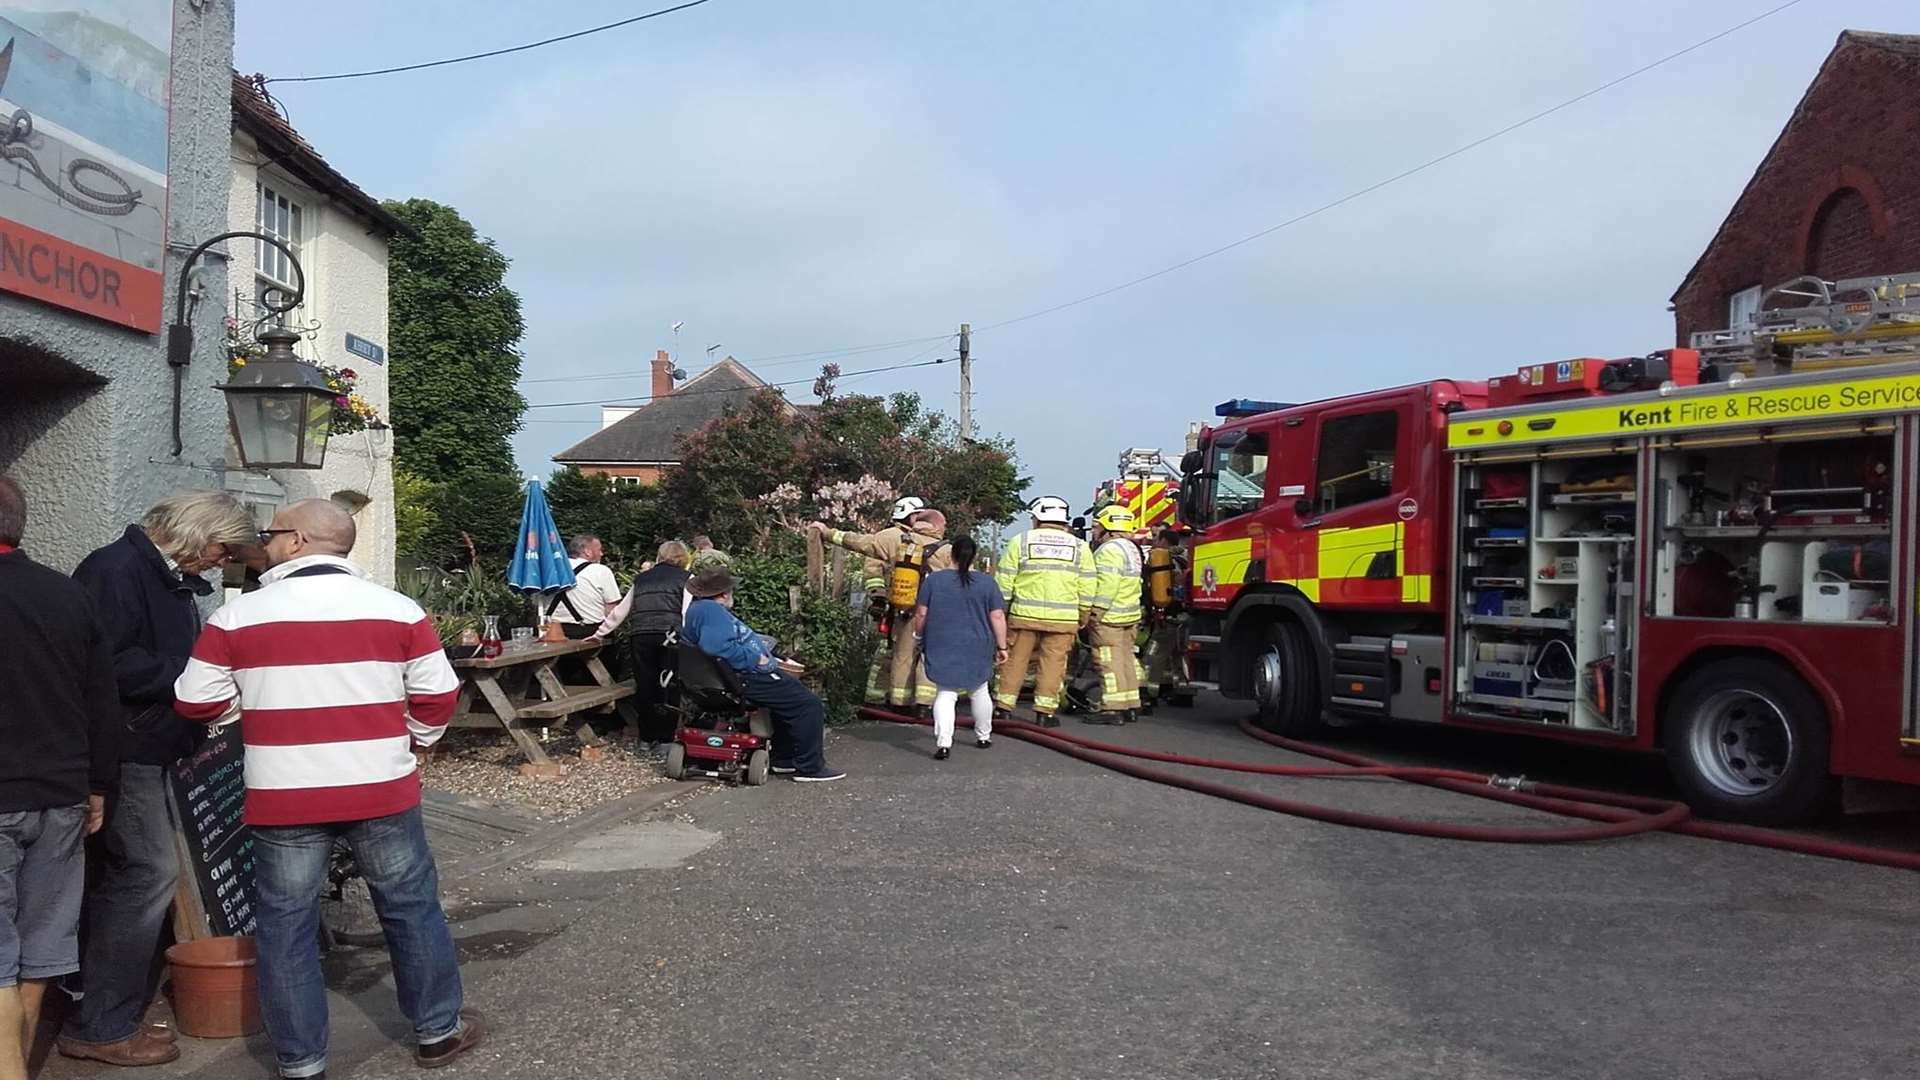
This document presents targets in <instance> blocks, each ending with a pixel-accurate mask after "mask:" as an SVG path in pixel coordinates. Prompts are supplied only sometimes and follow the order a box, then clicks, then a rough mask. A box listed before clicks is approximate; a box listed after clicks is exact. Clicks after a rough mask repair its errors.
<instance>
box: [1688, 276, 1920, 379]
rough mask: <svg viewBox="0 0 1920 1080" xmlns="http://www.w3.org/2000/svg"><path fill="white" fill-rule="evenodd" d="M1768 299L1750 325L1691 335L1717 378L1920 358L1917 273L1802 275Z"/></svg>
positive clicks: (1771, 292)
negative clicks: (1839, 276) (1834, 278)
mask: <svg viewBox="0 0 1920 1080" xmlns="http://www.w3.org/2000/svg"><path fill="white" fill-rule="evenodd" d="M1764 301H1765V303H1763V304H1762V307H1761V310H1759V311H1757V312H1755V313H1754V316H1753V321H1752V324H1751V325H1748V326H1736V327H1731V328H1728V329H1726V330H1702V331H1697V332H1695V333H1694V334H1693V336H1692V338H1691V340H1690V342H1689V343H1690V344H1691V345H1692V346H1693V347H1694V348H1695V349H1698V350H1699V351H1700V360H1701V363H1702V365H1703V366H1706V365H1711V370H1712V371H1713V372H1714V377H1715V378H1720V379H1724V378H1726V377H1727V376H1728V375H1732V374H1735V373H1738V374H1742V375H1778V374H1784V373H1786V372H1790V371H1803V372H1804V371H1825V370H1828V369H1833V368H1849V367H1865V366H1868V365H1873V364H1891V363H1897V362H1899V361H1902V360H1920V273H1912V274H1891V275H1886V276H1883V277H1862V278H1844V279H1841V280H1838V281H1827V280H1825V279H1823V278H1819V277H1813V276H1807V277H1797V278H1794V279H1793V280H1791V281H1788V282H1785V283H1783V284H1780V285H1776V286H1774V287H1773V288H1772V289H1769V290H1767V294H1766V296H1765V297H1764ZM1768 303H1777V304H1778V306H1767V304H1768Z"/></svg>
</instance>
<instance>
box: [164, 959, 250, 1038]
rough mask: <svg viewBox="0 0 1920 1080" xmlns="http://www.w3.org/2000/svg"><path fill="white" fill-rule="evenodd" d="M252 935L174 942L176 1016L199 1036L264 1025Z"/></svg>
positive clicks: (231, 1034) (183, 1029)
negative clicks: (261, 1015) (177, 943)
mask: <svg viewBox="0 0 1920 1080" xmlns="http://www.w3.org/2000/svg"><path fill="white" fill-rule="evenodd" d="M255 957H256V953H255V951H254V944H253V939H252V938H248V937H215V938H202V939H200V940H199V941H189V942H186V943H184V944H180V945H175V946H172V947H171V948H169V949H168V950H167V963H168V964H169V965H171V967H172V969H173V1018H174V1022H175V1023H176V1024H178V1025H179V1028H180V1033H181V1034H183V1035H191V1036H193V1037H194V1038H196V1039H237V1038H239V1037H241V1036H243V1035H252V1034H255V1033H256V1032H259V1031H261V1030H262V1029H263V1028H264V1026H265V1025H264V1024H262V1023H261V1020H260V980H259V969H258V967H257V966H256V965H255Z"/></svg>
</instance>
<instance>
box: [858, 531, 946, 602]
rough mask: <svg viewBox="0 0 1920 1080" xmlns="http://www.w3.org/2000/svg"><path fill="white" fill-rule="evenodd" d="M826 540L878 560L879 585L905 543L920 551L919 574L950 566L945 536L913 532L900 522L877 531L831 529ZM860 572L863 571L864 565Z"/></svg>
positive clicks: (864, 571) (888, 574) (891, 568)
mask: <svg viewBox="0 0 1920 1080" xmlns="http://www.w3.org/2000/svg"><path fill="white" fill-rule="evenodd" d="M827 542H828V543H830V544H833V545H835V546H837V547H843V548H846V549H847V550H848V551H851V552H853V553H855V554H857V555H865V556H866V557H867V558H869V559H872V560H874V561H876V562H878V563H880V564H881V566H882V567H883V568H884V570H883V576H882V578H881V583H882V585H881V587H882V588H885V582H886V578H887V577H889V576H891V575H892V574H893V567H894V564H895V563H898V562H899V561H900V552H901V551H902V550H903V549H905V548H906V547H908V546H912V547H913V548H915V549H917V550H918V551H919V552H920V555H921V560H922V566H921V569H920V573H921V576H923V577H924V576H925V575H927V574H931V573H933V572H934V571H935V570H951V569H953V548H952V547H950V546H949V545H948V544H947V542H946V540H944V539H942V538H941V537H939V536H937V535H935V534H933V533H923V532H916V531H914V530H911V529H908V528H907V527H906V526H904V525H902V526H898V527H896V528H892V529H883V530H881V531H880V532H877V533H850V532H845V531H843V530H840V529H835V530H833V531H832V532H830V533H828V534H827ZM861 573H862V574H865V573H866V570H865V568H864V567H863V568H862V570H861Z"/></svg>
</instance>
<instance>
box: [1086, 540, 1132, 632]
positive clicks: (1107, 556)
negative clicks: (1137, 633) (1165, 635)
mask: <svg viewBox="0 0 1920 1080" xmlns="http://www.w3.org/2000/svg"><path fill="white" fill-rule="evenodd" d="M1093 566H1094V570H1095V571H1096V572H1097V573H1098V574H1099V579H1098V581H1096V583H1095V586H1094V596H1093V606H1094V607H1095V608H1097V609H1098V610H1099V611H1100V612H1101V615H1100V621H1101V622H1103V623H1105V624H1107V625H1108V626H1135V625H1138V623H1139V622H1140V545H1139V544H1136V543H1134V542H1133V541H1132V540H1129V539H1128V538H1126V537H1124V536H1110V537H1108V538H1107V541H1106V543H1103V544H1101V545H1100V548H1099V550H1097V551H1095V552H1094V553H1093Z"/></svg>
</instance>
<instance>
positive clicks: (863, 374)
mask: <svg viewBox="0 0 1920 1080" xmlns="http://www.w3.org/2000/svg"><path fill="white" fill-rule="evenodd" d="M947 336H948V337H952V336H954V335H951V334H949V335H947ZM942 344H945V338H942V339H941V340H940V341H939V342H936V343H935V344H934V346H933V348H931V349H922V350H920V351H919V352H917V353H915V354H913V355H912V356H910V357H908V358H907V359H906V361H905V362H904V363H900V364H895V365H892V366H890V367H878V368H870V369H868V370H866V371H849V372H846V373H844V374H841V375H836V376H834V378H835V379H837V380H839V381H840V385H841V386H842V387H845V386H848V385H851V384H853V383H856V382H859V381H860V380H861V379H867V378H872V377H873V376H875V375H879V374H882V373H883V372H888V371H900V370H902V369H904V368H916V367H932V366H933V365H934V364H945V363H949V362H951V361H953V360H955V359H958V358H957V357H952V356H949V357H946V358H945V359H942V360H934V361H931V362H930V363H924V364H918V363H914V361H916V360H919V359H920V358H921V357H923V356H925V355H927V354H928V353H930V352H933V351H934V349H937V348H939V347H940V346H941V345H942ZM817 378H819V376H817V375H816V376H814V379H817ZM814 379H792V380H789V381H787V382H785V383H769V384H768V385H769V386H797V385H799V384H800V383H804V382H812V381H814ZM746 392H747V391H746V390H694V391H682V393H695V394H707V393H714V394H741V393H746ZM600 404H607V405H611V404H615V402H601V403H600ZM532 407H533V406H531V405H529V406H528V408H532ZM542 407H543V408H544V407H545V406H542ZM599 422H600V421H599V420H597V419H594V418H593V417H581V418H580V419H578V420H544V419H538V418H536V419H533V420H523V421H521V423H524V424H597V423H599Z"/></svg>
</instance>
